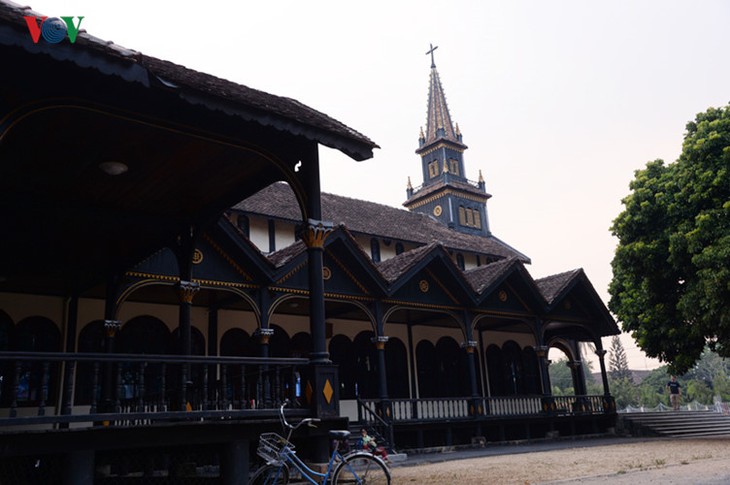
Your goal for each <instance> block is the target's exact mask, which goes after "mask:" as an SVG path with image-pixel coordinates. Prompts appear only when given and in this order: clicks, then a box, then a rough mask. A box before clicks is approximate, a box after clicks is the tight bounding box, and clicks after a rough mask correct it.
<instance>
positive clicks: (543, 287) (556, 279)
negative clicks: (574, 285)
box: [535, 269, 583, 304]
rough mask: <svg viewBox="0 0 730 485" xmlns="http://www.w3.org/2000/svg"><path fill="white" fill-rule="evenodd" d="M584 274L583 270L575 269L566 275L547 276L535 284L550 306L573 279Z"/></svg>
mask: <svg viewBox="0 0 730 485" xmlns="http://www.w3.org/2000/svg"><path fill="white" fill-rule="evenodd" d="M582 272H583V270H582V269H574V270H571V271H566V272H564V273H558V274H554V275H551V276H546V277H544V278H540V279H537V280H535V284H536V285H537V287H538V288H539V289H540V293H542V295H543V296H544V297H545V300H546V301H547V302H548V304H552V303H553V302H554V301H555V300H556V298H558V297H559V296H561V294H562V293H563V291H564V290H565V289H566V288H567V287H568V285H569V284H570V283H571V282H572V281H573V279H574V278H575V277H576V276H578V275H579V274H580V273H582Z"/></svg>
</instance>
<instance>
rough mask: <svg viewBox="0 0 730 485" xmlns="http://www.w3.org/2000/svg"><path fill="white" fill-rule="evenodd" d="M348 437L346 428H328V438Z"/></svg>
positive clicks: (344, 438)
mask: <svg viewBox="0 0 730 485" xmlns="http://www.w3.org/2000/svg"><path fill="white" fill-rule="evenodd" d="M349 437H350V432H349V431H348V430H346V429H332V430H330V439H333V440H346V439H347V438H349Z"/></svg>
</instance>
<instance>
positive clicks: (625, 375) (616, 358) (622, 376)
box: [608, 335, 634, 383]
mask: <svg viewBox="0 0 730 485" xmlns="http://www.w3.org/2000/svg"><path fill="white" fill-rule="evenodd" d="M608 354H609V356H608V372H609V375H610V376H611V378H612V379H614V380H626V381H628V382H629V383H633V382H634V376H633V374H632V373H631V370H629V359H628V357H626V350H624V345H623V344H622V343H621V338H620V337H619V336H618V335H614V336H613V338H612V339H611V350H609V352H608Z"/></svg>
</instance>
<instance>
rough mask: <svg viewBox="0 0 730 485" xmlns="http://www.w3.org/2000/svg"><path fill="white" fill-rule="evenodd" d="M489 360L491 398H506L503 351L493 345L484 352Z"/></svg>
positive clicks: (488, 373)
mask: <svg viewBox="0 0 730 485" xmlns="http://www.w3.org/2000/svg"><path fill="white" fill-rule="evenodd" d="M484 356H485V357H486V360H487V376H488V377H489V395H490V396H491V397H495V396H504V395H505V394H506V392H505V385H504V373H503V371H502V369H503V368H504V359H503V358H502V349H500V348H499V347H498V346H497V345H494V344H491V345H490V346H488V347H487V350H486V351H485V352H484Z"/></svg>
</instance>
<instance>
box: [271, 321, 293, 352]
mask: <svg viewBox="0 0 730 485" xmlns="http://www.w3.org/2000/svg"><path fill="white" fill-rule="evenodd" d="M271 328H273V329H274V334H273V335H272V336H271V338H270V339H269V357H289V356H290V354H291V339H289V334H288V333H286V330H284V329H283V328H281V327H280V326H278V325H271Z"/></svg>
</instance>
